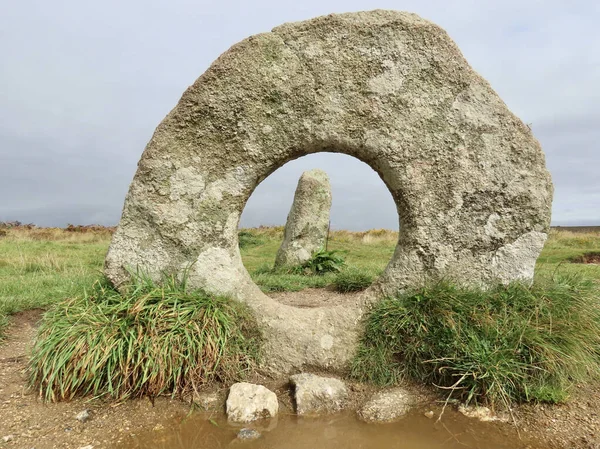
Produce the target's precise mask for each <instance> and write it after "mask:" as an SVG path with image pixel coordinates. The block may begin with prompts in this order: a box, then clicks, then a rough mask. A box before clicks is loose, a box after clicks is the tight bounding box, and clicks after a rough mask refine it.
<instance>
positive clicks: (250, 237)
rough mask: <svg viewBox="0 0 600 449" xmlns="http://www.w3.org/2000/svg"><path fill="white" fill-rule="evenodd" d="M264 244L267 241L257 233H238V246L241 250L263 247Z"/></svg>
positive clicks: (242, 231) (244, 231) (243, 231)
mask: <svg viewBox="0 0 600 449" xmlns="http://www.w3.org/2000/svg"><path fill="white" fill-rule="evenodd" d="M264 242H265V239H264V238H262V237H261V236H260V235H258V234H256V233H253V232H250V231H246V230H241V231H239V232H238V245H239V247H240V249H244V248H250V247H252V246H258V245H262V244H263V243H264Z"/></svg>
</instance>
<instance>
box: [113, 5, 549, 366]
mask: <svg viewBox="0 0 600 449" xmlns="http://www.w3.org/2000/svg"><path fill="white" fill-rule="evenodd" d="M319 151H337V152H341V153H345V154H348V155H351V156H354V157H356V158H358V159H360V160H361V161H363V162H365V163H366V164H368V165H369V166H371V167H372V168H373V169H374V170H375V171H376V172H377V173H378V174H379V175H380V176H381V178H382V179H383V181H384V182H385V184H386V185H387V187H388V188H389V190H390V192H391V194H392V197H393V198H394V199H395V202H396V205H397V208H398V211H399V214H400V220H401V229H400V236H399V242H398V246H397V247H396V250H395V252H394V255H393V256H392V259H391V261H390V263H389V264H388V265H387V267H386V269H385V271H384V272H383V274H382V275H381V277H380V278H379V279H378V280H377V281H376V282H375V283H374V284H373V285H372V286H371V287H370V288H369V289H367V290H366V291H365V292H364V293H362V294H361V295H358V296H357V298H356V300H355V301H354V302H349V303H346V304H344V305H334V306H329V307H321V308H312V309H307V308H306V309H300V308H294V307H292V306H288V305H285V304H281V303H278V302H277V301H276V300H274V299H272V298H269V297H267V296H266V295H265V294H263V293H262V292H261V291H260V289H259V288H258V287H257V286H256V285H255V284H254V282H253V281H252V279H251V278H250V275H249V274H248V272H247V271H246V269H245V268H244V265H243V264H242V260H241V256H240V251H239V248H238V242H237V226H238V223H239V219H240V215H241V213H242V210H243V208H244V205H245V204H246V202H247V200H248V198H249V197H250V195H251V193H252V192H253V191H254V189H255V188H256V186H257V185H258V184H259V183H260V182H261V181H262V180H264V179H265V178H266V177H267V176H269V174H271V173H272V172H273V171H274V170H276V169H277V168H279V167H281V166H282V165H283V164H285V163H286V162H289V161H291V160H293V159H296V158H298V157H300V156H303V155H306V154H311V153H315V152H319ZM357 182H360V180H357ZM552 195H553V187H552V183H551V179H550V174H549V173H548V170H547V169H546V164H545V160H544V154H543V152H542V149H541V147H540V144H539V143H538V141H537V140H536V139H535V137H534V136H533V134H532V132H531V130H530V129H529V128H528V127H527V126H526V125H525V124H524V123H523V122H522V121H521V120H519V118H517V117H516V116H515V115H514V114H513V113H512V112H511V111H509V110H508V108H507V106H506V105H505V103H504V102H503V101H502V100H501V99H500V97H499V96H498V95H497V94H496V93H495V92H494V91H493V90H492V88H491V87H490V85H489V83H488V82H487V81H486V80H484V79H483V78H482V77H481V76H480V75H479V74H477V73H476V72H475V71H474V70H473V69H472V68H471V67H470V65H469V64H468V63H467V61H466V60H465V58H464V57H463V55H462V54H461V52H460V50H459V49H458V47H457V46H456V44H455V43H454V42H453V41H452V40H451V39H450V37H449V36H448V35H447V34H446V32H445V31H444V30H443V29H441V28H440V27H438V26H437V25H435V24H433V23H431V22H428V21H426V20H424V19H422V18H420V17H418V16H417V15H414V14H410V13H404V12H396V11H382V10H376V11H370V12H358V13H348V14H332V15H328V16H324V17H318V18H315V19H312V20H308V21H305V22H297V23H289V24H284V25H282V26H279V27H277V28H275V29H274V30H273V31H272V32H270V33H263V34H259V35H256V36H252V37H249V38H248V39H245V40H243V41H242V42H240V43H238V44H236V45H234V46H233V47H232V48H231V49H230V50H228V51H227V52H225V53H224V54H223V55H221V56H220V57H219V58H218V59H217V60H216V61H215V62H214V63H213V65H212V66H211V67H210V68H209V69H208V70H207V71H206V72H205V73H204V74H203V75H202V76H200V78H198V80H197V81H196V82H195V83H194V84H193V85H192V86H190V87H189V88H188V89H187V90H186V92H185V93H184V94H183V96H182V97H181V100H180V101H179V103H178V104H177V105H176V106H175V108H174V109H173V110H172V111H171V112H170V113H169V114H168V115H167V117H166V118H165V119H164V120H163V122H162V123H161V124H160V125H159V126H158V128H157V129H156V131H155V132H154V134H153V136H152V138H151V140H150V142H149V143H148V145H147V147H146V149H145V151H144V153H143V155H142V157H141V160H140V162H139V164H138V168H137V172H136V174H135V177H134V179H133V181H132V183H131V185H130V188H129V192H128V194H127V197H126V199H125V204H124V207H123V214H122V217H121V221H120V223H119V226H118V229H117V231H116V232H115V234H114V236H113V239H112V242H111V245H110V248H109V251H108V254H107V256H106V261H105V273H106V275H107V277H108V278H109V279H110V280H111V281H112V282H113V283H114V284H115V285H116V286H120V285H121V284H123V283H125V282H127V281H128V280H130V273H131V272H132V270H133V271H135V269H139V270H140V271H142V272H145V273H146V274H147V275H149V276H150V277H152V278H153V279H155V280H156V281H160V280H161V276H162V273H165V272H167V273H171V272H179V273H181V274H182V275H183V274H184V273H185V274H186V276H187V285H188V286H189V287H190V288H202V289H204V290H206V291H207V292H209V293H213V294H220V295H229V296H231V297H233V298H235V299H237V300H239V301H242V302H245V303H246V304H248V305H249V307H250V308H251V309H253V310H254V311H255V312H256V315H257V317H258V318H259V319H260V324H261V326H262V328H263V333H264V340H265V343H264V346H265V352H264V354H265V357H264V359H263V363H264V368H265V369H269V370H271V371H273V372H290V371H291V370H294V369H296V370H298V369H302V367H303V366H316V367H322V368H324V369H344V368H345V367H346V366H347V364H348V363H349V362H350V360H351V359H352V357H353V355H354V353H355V351H356V348H357V344H358V337H359V335H360V323H361V319H362V317H363V314H364V312H365V310H368V306H369V305H370V304H372V303H373V302H374V301H376V300H377V299H378V298H380V297H382V296H383V295H387V294H394V293H396V292H397V291H398V290H399V289H405V288H406V287H410V286H414V285H421V284H422V283H423V282H424V281H430V280H431V281H435V280H437V279H441V278H444V279H454V280H455V281H456V282H459V283H465V284H470V285H481V286H485V285H488V284H491V283H495V282H497V281H500V282H510V281H513V280H524V281H531V279H532V276H533V269H534V266H535V262H536V259H537V257H538V255H539V253H540V251H541V250H542V247H543V244H544V241H545V239H546V237H547V233H548V230H549V225H550V212H551V205H552Z"/></svg>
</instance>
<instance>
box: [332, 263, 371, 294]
mask: <svg viewBox="0 0 600 449" xmlns="http://www.w3.org/2000/svg"><path fill="white" fill-rule="evenodd" d="M373 279H374V278H373V276H371V274H369V273H368V272H366V271H363V270H359V269H357V268H348V269H346V270H342V271H341V272H339V273H338V274H337V276H336V277H335V280H334V281H333V285H334V287H335V289H336V290H337V291H338V292H340V293H350V292H358V291H361V290H364V289H366V288H367V287H369V286H370V285H371V284H372V283H373Z"/></svg>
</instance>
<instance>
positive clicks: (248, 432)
mask: <svg viewBox="0 0 600 449" xmlns="http://www.w3.org/2000/svg"><path fill="white" fill-rule="evenodd" d="M237 437H238V439H240V440H256V439H257V438H260V432H259V431H258V430H254V429H246V428H244V429H242V430H240V431H239V432H238V434H237Z"/></svg>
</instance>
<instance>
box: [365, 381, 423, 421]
mask: <svg viewBox="0 0 600 449" xmlns="http://www.w3.org/2000/svg"><path fill="white" fill-rule="evenodd" d="M414 402H415V400H414V397H413V396H412V395H411V394H410V393H409V392H408V391H406V390H405V389H404V388H394V389H392V390H385V391H380V392H378V393H376V394H375V395H373V397H372V398H371V399H370V400H369V401H368V402H367V403H366V404H365V405H363V407H362V408H361V409H360V410H359V411H358V416H359V418H360V419H362V420H363V421H367V422H390V421H394V420H396V419H399V418H402V417H403V416H404V415H406V414H407V413H408V412H409V410H410V408H411V406H412V405H413V404H414Z"/></svg>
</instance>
